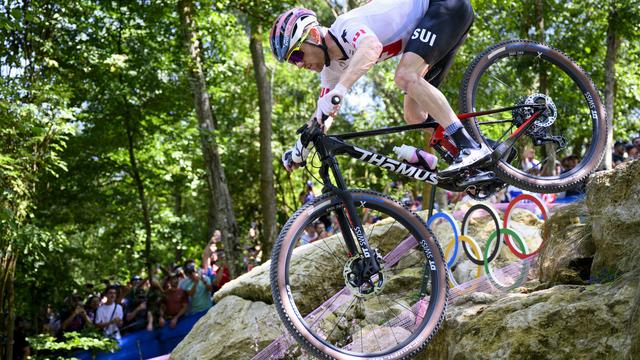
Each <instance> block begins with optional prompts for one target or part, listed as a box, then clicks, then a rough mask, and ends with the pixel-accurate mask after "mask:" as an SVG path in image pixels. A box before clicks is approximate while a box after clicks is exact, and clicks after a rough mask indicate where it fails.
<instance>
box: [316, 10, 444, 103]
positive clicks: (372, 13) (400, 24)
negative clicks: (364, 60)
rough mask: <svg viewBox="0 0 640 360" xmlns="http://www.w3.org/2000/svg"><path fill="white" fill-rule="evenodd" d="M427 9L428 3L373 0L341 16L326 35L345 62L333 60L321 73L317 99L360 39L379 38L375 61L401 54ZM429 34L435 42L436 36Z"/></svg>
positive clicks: (333, 81) (334, 82) (335, 78)
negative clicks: (343, 56) (333, 41)
mask: <svg viewBox="0 0 640 360" xmlns="http://www.w3.org/2000/svg"><path fill="white" fill-rule="evenodd" d="M428 8H429V0H372V1H370V2H369V3H367V4H366V5H363V6H361V7H359V8H356V9H353V10H351V11H349V12H347V13H346V14H343V15H340V16H339V17H338V18H337V19H336V21H335V22H334V23H333V24H332V25H331V27H330V28H329V30H328V33H327V34H326V36H332V37H333V40H335V42H336V43H337V44H338V46H339V47H340V48H341V49H342V51H343V53H344V55H345V57H346V59H345V60H332V61H331V63H330V64H329V66H325V67H324V69H323V70H322V72H320V85H321V87H322V89H321V92H320V97H322V96H324V95H325V94H326V93H328V92H329V91H330V89H333V88H334V87H335V86H336V85H337V83H338V81H339V80H340V76H341V75H342V73H343V72H344V71H345V70H346V69H347V67H348V66H349V62H350V60H351V58H352V57H353V54H354V53H355V52H356V50H357V49H358V45H359V44H360V42H361V41H362V39H364V38H366V37H368V36H375V37H377V38H378V41H380V43H381V44H382V46H383V48H382V52H381V54H380V58H379V59H378V62H380V61H383V60H386V59H389V58H391V57H394V56H396V55H399V54H401V53H402V52H403V50H404V48H405V46H406V45H407V42H408V40H409V38H410V37H411V36H412V33H413V32H414V29H415V28H416V25H417V24H418V22H419V21H420V20H421V19H423V18H424V16H425V13H426V12H427V9H428ZM429 35H430V36H431V37H433V40H434V41H435V37H436V36H435V34H433V35H431V34H429ZM423 37H424V36H423ZM428 40H429V41H431V39H428Z"/></svg>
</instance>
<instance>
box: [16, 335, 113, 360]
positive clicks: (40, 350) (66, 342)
mask: <svg viewBox="0 0 640 360" xmlns="http://www.w3.org/2000/svg"><path fill="white" fill-rule="evenodd" d="M63 337H64V339H62V340H58V339H56V338H54V337H53V336H51V335H46V334H40V335H36V336H33V337H28V338H27V341H28V342H29V345H30V346H31V348H32V349H33V350H34V351H35V353H36V355H35V357H34V358H35V359H43V360H44V359H62V358H68V355H71V354H73V352H75V351H80V350H90V351H91V352H92V353H93V354H96V353H98V352H114V351H117V350H118V349H119V347H118V341H117V340H115V339H112V338H108V337H105V336H104V334H103V333H102V332H100V331H97V330H93V331H84V332H82V333H79V332H75V331H73V332H68V333H64V335H63ZM61 353H62V354H67V355H65V356H64V357H63V356H60V354H61ZM46 354H57V355H46ZM53 356H55V357H53Z"/></svg>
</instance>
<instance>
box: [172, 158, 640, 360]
mask: <svg viewBox="0 0 640 360" xmlns="http://www.w3.org/2000/svg"><path fill="white" fill-rule="evenodd" d="M638 179H640V161H634V162H630V163H626V164H624V165H622V166H620V167H618V168H616V169H615V170H611V171H606V172H600V173H598V174H596V175H594V176H592V178H591V179H590V181H589V184H588V187H587V200H586V201H585V203H584V204H580V205H577V206H574V207H570V208H567V209H563V210H561V211H558V212H557V213H556V215H554V217H552V219H551V220H550V221H549V222H548V223H547V224H546V226H545V232H544V233H543V234H544V239H545V246H544V247H543V249H542V251H541V254H540V258H539V261H538V264H539V269H538V270H539V271H538V274H539V275H540V281H532V282H530V283H528V284H526V286H525V287H522V288H518V289H516V291H514V292H512V293H509V294H495V293H494V294H487V293H479V292H476V293H469V294H466V295H463V296H460V297H458V298H457V299H455V300H454V301H453V302H452V303H451V304H450V306H449V308H448V312H447V318H446V321H445V323H444V326H443V328H442V329H441V331H440V332H439V333H438V335H437V336H436V337H435V338H434V339H433V341H432V343H431V344H430V345H429V346H428V347H427V348H426V349H425V351H423V352H422V353H421V354H419V355H418V357H417V358H418V359H456V360H458V359H603V358H606V359H634V358H637V356H638V354H640V311H639V310H640V235H639V234H640V182H639V181H638ZM578 219H579V220H578ZM519 222H520V225H519V226H527V225H529V226H531V225H532V222H534V223H535V217H533V218H532V217H528V218H527V217H526V216H524V217H523V218H522V219H521V220H520V221H519ZM437 232H438V230H437V229H436V233H437ZM527 242H528V243H530V242H536V240H535V239H527ZM459 267H460V269H467V270H461V271H460V273H459V274H456V278H459V277H460V278H459V279H458V280H459V281H464V280H465V277H467V276H468V274H469V271H468V266H466V267H465V266H459ZM268 270H269V263H267V264H264V265H262V266H260V267H257V268H255V269H254V270H252V271H251V272H249V273H247V274H244V275H243V276H241V277H239V278H238V279H235V280H234V281H232V282H230V283H228V284H227V285H225V286H224V287H223V288H222V289H221V290H220V291H219V292H218V293H217V294H216V298H215V299H216V302H217V304H216V306H214V307H213V308H212V309H211V310H210V311H209V313H208V314H207V315H206V316H204V317H203V318H202V319H200V321H198V323H197V324H196V325H195V326H194V328H193V329H192V331H191V332H190V333H189V335H188V336H187V337H186V338H185V339H184V340H183V341H182V343H180V345H178V347H177V348H176V349H175V350H174V351H173V353H172V354H171V359H243V360H244V359H250V358H251V357H253V356H254V355H255V354H256V353H258V352H259V351H260V350H261V349H263V348H264V347H266V346H267V345H269V344H270V343H271V342H272V341H273V340H274V339H276V338H278V337H279V336H281V335H283V334H284V333H285V332H286V330H285V329H284V327H283V326H282V325H281V323H280V319H279V318H278V316H277V314H276V311H275V308H274V306H273V304H272V300H271V290H270V286H269V277H268ZM291 353H292V354H294V353H295V354H299V352H295V351H294V352H291ZM295 357H297V358H307V357H308V356H307V355H296V356H295Z"/></svg>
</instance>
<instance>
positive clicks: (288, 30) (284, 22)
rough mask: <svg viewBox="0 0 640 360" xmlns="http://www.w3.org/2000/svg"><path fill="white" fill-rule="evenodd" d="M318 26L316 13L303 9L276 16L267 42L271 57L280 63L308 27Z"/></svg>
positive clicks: (295, 9) (294, 9)
mask: <svg viewBox="0 0 640 360" xmlns="http://www.w3.org/2000/svg"><path fill="white" fill-rule="evenodd" d="M313 25H318V19H317V18H316V13H315V12H313V11H311V10H308V9H305V8H299V7H297V8H293V9H291V10H288V11H286V12H284V13H283V14H281V15H280V16H278V18H277V19H276V21H275V22H274V23H273V26H272V27H271V34H270V35H269V42H270V44H271V51H272V52H273V56H275V57H276V59H278V61H280V62H282V61H285V60H286V59H287V56H288V55H289V51H290V50H291V49H292V48H294V47H295V46H296V45H297V44H298V42H299V41H300V39H301V38H302V36H304V34H305V30H306V29H307V28H308V27H309V26H313Z"/></svg>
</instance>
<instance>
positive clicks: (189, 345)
mask: <svg viewBox="0 0 640 360" xmlns="http://www.w3.org/2000/svg"><path fill="white" fill-rule="evenodd" d="M284 331H285V330H284V326H283V325H282V323H281V322H280V318H279V317H278V314H277V313H276V310H275V308H274V306H273V305H268V304H265V303H263V302H261V301H249V300H245V299H242V298H240V297H237V296H234V295H229V296H225V297H224V298H223V299H222V300H221V301H220V302H219V303H217V304H216V305H215V306H214V307H212V308H211V309H210V310H209V312H208V313H207V314H206V315H205V316H203V317H202V318H200V320H198V322H197V323H196V324H195V326H194V327H193V329H191V332H190V333H189V334H188V335H187V337H185V339H184V340H183V341H182V342H181V343H180V344H178V346H177V347H176V348H175V349H174V350H173V352H172V353H171V356H170V359H176V360H190V359H192V360H201V359H211V360H213V359H250V358H251V357H252V356H253V355H254V354H256V353H257V352H258V350H259V349H262V348H264V347H265V346H267V345H268V344H269V343H271V342H272V341H273V340H275V339H276V338H277V337H278V336H280V335H282V334H283V332H284Z"/></svg>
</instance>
